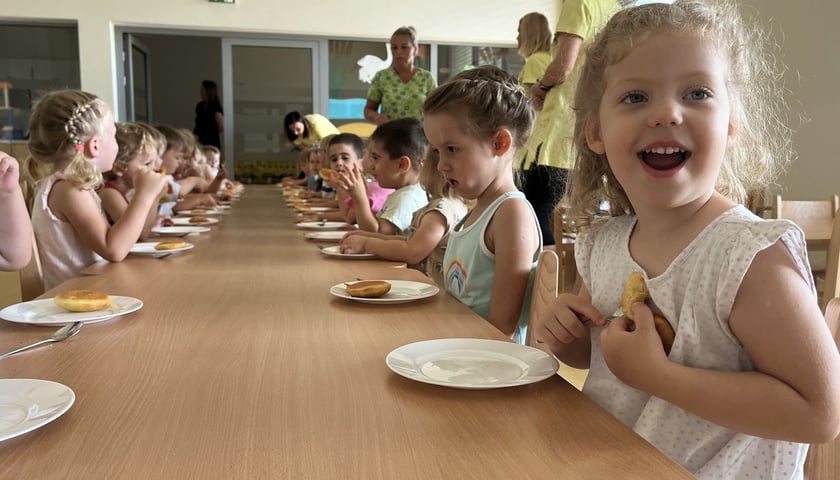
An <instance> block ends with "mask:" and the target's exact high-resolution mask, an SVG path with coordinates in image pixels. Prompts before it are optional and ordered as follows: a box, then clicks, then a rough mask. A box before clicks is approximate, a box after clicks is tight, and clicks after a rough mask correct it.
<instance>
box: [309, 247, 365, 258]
mask: <svg viewBox="0 0 840 480" xmlns="http://www.w3.org/2000/svg"><path fill="white" fill-rule="evenodd" d="M321 253H323V254H324V255H326V256H328V257H337V258H346V259H349V260H362V259H369V258H374V257H375V256H376V254H375V253H341V247H340V246H338V245H334V246H332V247H322V248H321Z"/></svg>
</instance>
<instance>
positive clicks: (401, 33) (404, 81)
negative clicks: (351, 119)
mask: <svg viewBox="0 0 840 480" xmlns="http://www.w3.org/2000/svg"><path fill="white" fill-rule="evenodd" d="M391 54H392V56H393V61H392V63H391V66H390V67H388V68H385V69H384V70H380V71H378V72H376V75H374V76H373V80H372V81H371V85H370V89H369V90H368V96H367V103H366V104H365V118H366V119H368V120H369V121H371V122H373V123H375V124H377V125H382V124H383V123H385V122H387V121H388V120H396V119H398V118H416V119H418V120H423V101H424V100H426V95H428V94H429V93H430V92H431V91H432V90H434V89H435V87H437V81H436V80H435V77H434V76H433V75H432V73H431V72H429V71H428V70H423V69H422V68H419V67H416V66H415V65H414V57H416V56H417V32H416V31H415V30H414V27H400V28H398V29H397V30H396V31H395V32H394V34H393V35H391ZM380 106H381V107H382V112H381V113H380V112H379V107H380Z"/></svg>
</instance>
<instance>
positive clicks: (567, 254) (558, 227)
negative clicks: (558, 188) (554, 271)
mask: <svg viewBox="0 0 840 480" xmlns="http://www.w3.org/2000/svg"><path fill="white" fill-rule="evenodd" d="M566 211H567V206H566V203H565V200H560V203H558V204H557V207H556V208H555V209H554V213H553V214H552V219H551V220H552V227H551V230H552V233H554V242H555V244H556V245H555V251H556V252H557V256H558V257H559V258H560V265H561V268H560V279H559V291H561V292H571V291H574V290H575V280H576V278H577V265H576V264H575V236H576V235H577V232H576V231H575V229H574V227H573V226H572V225H571V224H570V223H569V220H568V216H567V214H566Z"/></svg>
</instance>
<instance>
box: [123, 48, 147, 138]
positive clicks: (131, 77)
mask: <svg viewBox="0 0 840 480" xmlns="http://www.w3.org/2000/svg"><path fill="white" fill-rule="evenodd" d="M123 48H124V53H123V60H124V68H125V100H126V102H125V105H126V111H125V114H126V116H125V118H126V120H128V121H129V122H147V123H149V122H151V118H152V83H151V73H150V71H149V70H150V69H149V65H150V64H151V59H150V55H149V48H148V47H146V46H145V45H143V43H142V42H140V41H139V40H137V38H135V37H134V35H132V34H130V33H126V34H124V37H123Z"/></svg>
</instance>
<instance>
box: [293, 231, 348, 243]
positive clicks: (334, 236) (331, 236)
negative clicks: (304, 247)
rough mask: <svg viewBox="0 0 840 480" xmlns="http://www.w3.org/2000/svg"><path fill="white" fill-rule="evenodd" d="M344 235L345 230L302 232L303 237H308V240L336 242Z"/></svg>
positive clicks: (345, 233)
mask: <svg viewBox="0 0 840 480" xmlns="http://www.w3.org/2000/svg"><path fill="white" fill-rule="evenodd" d="M345 235H347V232H346V231H343V230H337V231H326V232H307V233H304V234H303V236H304V237H305V238H308V239H310V240H322V241H325V242H337V241H339V240H341V239H342V238H344V236H345Z"/></svg>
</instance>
